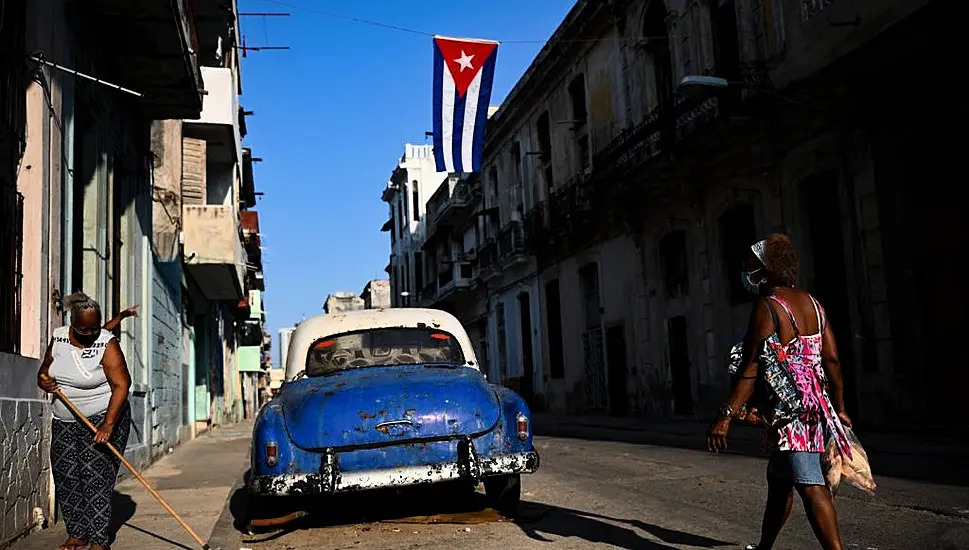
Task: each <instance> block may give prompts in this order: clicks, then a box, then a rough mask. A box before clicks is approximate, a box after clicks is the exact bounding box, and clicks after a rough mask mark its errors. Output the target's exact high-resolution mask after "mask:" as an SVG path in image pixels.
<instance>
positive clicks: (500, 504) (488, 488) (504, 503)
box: [484, 474, 522, 515]
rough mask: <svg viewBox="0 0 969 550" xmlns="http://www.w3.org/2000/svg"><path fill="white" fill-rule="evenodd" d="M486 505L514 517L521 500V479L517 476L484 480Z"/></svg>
mask: <svg viewBox="0 0 969 550" xmlns="http://www.w3.org/2000/svg"><path fill="white" fill-rule="evenodd" d="M484 487H485V496H486V497H487V499H488V505H489V506H491V507H492V508H494V509H495V510H498V511H499V512H501V513H502V514H505V515H514V514H515V513H516V512H518V506H519V505H520V504H521V500H522V478H521V476H520V475H518V474H513V475H507V476H499V477H490V478H486V479H485V480H484Z"/></svg>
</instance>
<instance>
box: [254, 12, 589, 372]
mask: <svg viewBox="0 0 969 550" xmlns="http://www.w3.org/2000/svg"><path fill="white" fill-rule="evenodd" d="M574 4H575V1H574V0H489V1H481V0H477V1H467V0H457V1H456V0H450V1H447V0H419V1H411V2H402V1H400V0H368V1H366V2H336V1H330V0H285V1H276V0H240V1H239V10H240V11H241V12H243V13H246V12H289V13H291V14H292V15H291V16H290V17H266V18H264V17H242V31H243V34H245V36H246V43H247V45H248V46H250V47H254V46H263V45H265V46H289V47H290V48H291V49H290V50H289V51H262V52H249V54H248V57H247V58H246V59H243V64H242V87H243V94H242V98H241V101H242V104H243V106H244V107H245V108H246V110H250V111H254V114H253V115H252V116H250V117H248V118H247V121H246V122H247V126H248V131H249V135H248V136H247V137H246V139H245V141H246V143H247V144H248V145H249V146H251V147H252V149H253V156H256V157H259V158H262V159H263V162H261V163H258V164H256V165H255V179H256V187H257V191H262V192H264V193H265V195H263V196H262V197H260V199H259V204H258V206H257V208H258V210H259V213H260V215H259V222H260V229H261V231H262V235H263V246H264V247H265V250H264V253H263V258H264V262H265V274H266V296H265V303H266V310H267V320H268V324H269V328H270V329H271V330H272V334H273V338H274V340H275V339H276V338H277V336H278V335H277V331H278V329H279V328H280V327H284V326H290V325H292V324H293V323H294V322H296V321H298V320H299V319H300V318H302V317H303V316H304V315H305V316H307V317H309V316H313V315H318V314H320V313H322V311H321V309H320V306H321V304H322V303H323V300H324V299H325V298H326V295H327V294H328V293H330V292H335V291H339V290H352V291H354V292H357V293H359V292H360V291H361V290H362V289H363V286H364V285H365V284H366V282H367V281H368V280H370V279H374V278H383V277H386V276H387V275H386V273H384V271H383V269H384V266H386V265H387V261H388V257H389V255H390V237H389V235H388V234H387V233H381V232H380V226H381V225H383V223H384V221H386V219H387V217H388V209H387V205H386V204H385V203H383V202H382V201H381V200H380V194H381V192H382V191H383V189H384V187H385V186H386V183H387V179H388V178H389V177H390V173H391V171H392V170H393V168H394V166H395V163H396V162H397V160H398V159H399V158H400V155H401V154H402V153H403V148H404V144H405V143H407V142H410V143H418V144H420V143H424V140H425V137H424V132H426V131H429V130H431V121H432V119H431V86H432V81H431V79H432V71H431V61H432V45H431V38H430V37H429V36H422V35H419V34H412V33H407V32H401V31H397V30H391V29H386V28H381V27H377V26H372V25H366V24H361V23H357V22H353V21H348V20H345V19H339V18H335V17H329V16H326V15H324V14H321V13H317V12H319V11H327V12H331V13H335V14H339V15H341V16H346V17H352V18H357V19H365V20H370V21H376V22H380V23H385V24H390V25H395V26H399V27H405V28H411V29H416V30H421V31H425V32H429V33H435V34H442V35H446V36H455V37H473V38H486V39H493V40H507V41H531V42H530V43H506V44H502V45H501V46H499V49H498V64H497V68H496V71H495V84H494V92H493V94H492V104H498V103H500V102H501V101H502V100H503V99H504V98H505V96H506V95H507V94H508V92H510V91H511V89H512V88H513V87H514V85H515V83H516V82H517V81H518V79H519V78H520V77H521V75H522V73H524V71H525V70H526V69H527V68H528V65H529V64H530V63H531V61H532V60H533V59H534V57H535V55H536V54H537V53H538V51H539V50H540V49H541V47H542V45H543V43H544V41H545V40H546V39H548V37H549V36H551V34H552V33H553V32H554V31H555V28H556V27H557V26H558V24H559V23H560V22H561V21H562V19H563V18H564V17H565V15H566V14H567V13H568V11H569V9H571V7H572V6H573V5H574ZM273 351H274V353H273V357H274V359H275V360H276V361H278V349H274V350H273Z"/></svg>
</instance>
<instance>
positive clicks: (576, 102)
mask: <svg viewBox="0 0 969 550" xmlns="http://www.w3.org/2000/svg"><path fill="white" fill-rule="evenodd" d="M569 100H571V102H572V120H573V124H574V125H575V126H583V125H585V123H586V120H587V119H588V116H589V113H588V110H587V109H586V104H585V102H586V98H585V75H581V74H580V75H579V76H577V77H575V78H574V79H573V80H572V83H571V84H569Z"/></svg>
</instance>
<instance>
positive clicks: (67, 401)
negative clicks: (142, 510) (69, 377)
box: [40, 373, 210, 550]
mask: <svg viewBox="0 0 969 550" xmlns="http://www.w3.org/2000/svg"><path fill="white" fill-rule="evenodd" d="M40 377H41V378H42V379H45V380H49V379H50V377H49V376H47V375H46V374H43V373H41V375H40ZM54 395H55V396H56V397H57V398H58V399H60V400H61V402H63V403H64V405H66V406H67V408H68V409H70V410H71V412H72V413H73V414H74V416H76V417H78V418H79V419H80V420H81V422H83V423H84V424H85V425H86V426H87V427H88V428H90V429H91V431H92V432H94V433H97V431H98V429H97V427H96V426H95V425H94V424H92V423H91V421H90V420H88V419H87V417H86V416H84V414H82V413H81V411H80V410H79V409H78V408H77V406H76V405H74V403H71V400H70V399H68V398H67V397H66V396H65V395H64V394H63V393H62V392H61V390H59V389H57V390H54ZM104 444H105V445H107V447H108V449H111V452H112V453H114V456H116V457H118V459H119V460H121V463H122V464H124V465H125V468H128V471H129V472H131V475H133V476H135V479H137V480H138V481H140V482H141V484H142V485H144V487H145V489H146V490H147V491H148V492H149V493H151V496H153V497H155V500H157V501H158V503H159V504H161V505H162V507H163V508H165V510H167V511H168V513H169V514H171V516H172V517H173V518H175V521H177V522H178V523H179V524H180V525H181V526H182V527H183V528H184V529H185V530H186V531H187V532H188V534H189V535H191V536H192V538H193V539H195V542H197V543H198V544H199V546H201V547H202V548H203V550H210V549H209V545H208V543H206V542H205V541H204V540H202V537H200V536H198V533H196V532H195V531H194V530H193V529H192V528H191V527H190V526H189V524H188V523H185V520H184V519H182V516H180V515H178V512H176V511H175V509H174V508H172V505H171V504H169V503H168V501H167V500H165V497H163V496H161V493H159V492H158V491H156V490H155V488H154V487H152V486H151V484H150V483H148V480H147V479H145V477H144V476H143V475H141V473H140V472H139V471H138V470H136V469H135V467H134V466H132V465H131V463H130V462H128V459H126V458H125V457H124V455H123V454H121V452H120V451H118V449H116V448H115V446H114V445H112V444H111V443H110V442H105V443H104Z"/></svg>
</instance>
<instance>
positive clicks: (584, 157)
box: [576, 134, 591, 169]
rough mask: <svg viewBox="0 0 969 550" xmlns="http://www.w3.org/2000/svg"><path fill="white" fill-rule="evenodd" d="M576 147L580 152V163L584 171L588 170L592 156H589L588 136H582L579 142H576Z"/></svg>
mask: <svg viewBox="0 0 969 550" xmlns="http://www.w3.org/2000/svg"><path fill="white" fill-rule="evenodd" d="M576 145H577V148H578V152H579V163H580V164H581V165H582V169H586V168H588V167H589V160H590V156H591V155H589V136H588V134H586V135H584V136H581V137H580V138H579V139H578V140H576Z"/></svg>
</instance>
